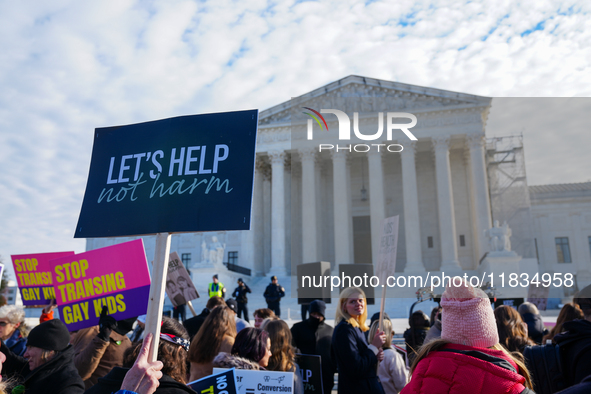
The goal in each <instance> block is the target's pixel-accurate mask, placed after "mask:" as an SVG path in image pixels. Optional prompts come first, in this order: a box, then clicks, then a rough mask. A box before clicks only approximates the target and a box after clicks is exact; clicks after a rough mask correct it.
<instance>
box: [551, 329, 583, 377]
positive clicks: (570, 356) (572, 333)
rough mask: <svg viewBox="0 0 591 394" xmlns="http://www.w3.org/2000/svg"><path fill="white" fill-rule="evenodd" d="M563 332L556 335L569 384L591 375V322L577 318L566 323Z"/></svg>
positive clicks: (555, 338)
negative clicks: (562, 344)
mask: <svg viewBox="0 0 591 394" xmlns="http://www.w3.org/2000/svg"><path fill="white" fill-rule="evenodd" d="M562 330H563V332H562V333H561V334H558V335H556V336H555V337H554V342H556V343H557V344H558V345H560V344H561V343H564V342H565V341H571V340H573V341H572V342H570V343H568V344H565V345H564V346H560V355H561V357H562V370H563V371H564V374H565V377H566V381H567V383H568V384H569V385H573V384H578V383H580V382H581V381H582V380H583V379H585V378H586V377H587V376H589V375H591V361H590V360H591V322H590V321H588V320H582V319H577V320H573V321H569V322H566V323H564V325H563V326H562Z"/></svg>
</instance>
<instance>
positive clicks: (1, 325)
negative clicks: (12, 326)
mask: <svg viewBox="0 0 591 394" xmlns="http://www.w3.org/2000/svg"><path fill="white" fill-rule="evenodd" d="M7 324H8V323H7V322H5V321H0V327H6V325H7Z"/></svg>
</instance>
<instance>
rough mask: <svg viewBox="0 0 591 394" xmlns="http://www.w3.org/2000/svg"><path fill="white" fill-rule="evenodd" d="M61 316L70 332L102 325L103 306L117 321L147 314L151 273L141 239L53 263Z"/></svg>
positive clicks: (54, 284) (54, 281) (54, 285)
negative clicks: (100, 320)
mask: <svg viewBox="0 0 591 394" xmlns="http://www.w3.org/2000/svg"><path fill="white" fill-rule="evenodd" d="M50 265H51V272H52V274H53V288H54V291H55V295H56V300H57V304H58V306H59V311H60V316H61V319H62V321H63V322H64V323H65V324H66V326H67V327H68V329H69V330H70V331H75V330H79V329H81V328H86V327H91V326H94V325H96V324H98V321H99V317H100V314H101V311H102V309H103V306H106V307H107V308H108V312H109V315H111V316H113V317H114V318H115V319H116V320H122V319H127V318H129V317H135V316H139V315H143V314H145V313H146V310H147V308H148V298H149V293H150V272H149V271H148V262H147V260H146V253H145V251H144V242H143V241H142V240H141V239H137V240H134V241H129V242H125V243H122V244H117V245H113V246H108V247H106V248H101V249H95V250H91V251H88V252H85V253H79V254H76V255H73V256H68V257H63V258H60V259H55V260H52V261H51V262H50Z"/></svg>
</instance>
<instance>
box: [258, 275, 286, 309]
mask: <svg viewBox="0 0 591 394" xmlns="http://www.w3.org/2000/svg"><path fill="white" fill-rule="evenodd" d="M263 295H264V296H265V301H267V306H268V307H269V309H271V310H272V311H273V312H275V314H276V315H277V317H279V316H281V309H279V302H281V297H284V296H285V289H284V288H283V287H281V286H280V285H279V284H278V283H277V277H276V276H275V275H273V276H272V277H271V284H269V286H267V288H266V289H265V293H264V294H263Z"/></svg>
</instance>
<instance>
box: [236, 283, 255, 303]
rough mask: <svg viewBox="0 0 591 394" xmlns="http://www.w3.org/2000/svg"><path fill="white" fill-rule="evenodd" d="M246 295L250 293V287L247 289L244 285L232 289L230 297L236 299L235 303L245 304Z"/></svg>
mask: <svg viewBox="0 0 591 394" xmlns="http://www.w3.org/2000/svg"><path fill="white" fill-rule="evenodd" d="M247 293H251V291H250V287H248V285H247V284H246V283H245V284H244V286H238V287H237V288H236V289H234V292H233V293H232V296H233V297H234V298H236V301H237V302H240V303H241V304H246V303H247V302H248V298H247V297H246V294H247Z"/></svg>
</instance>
